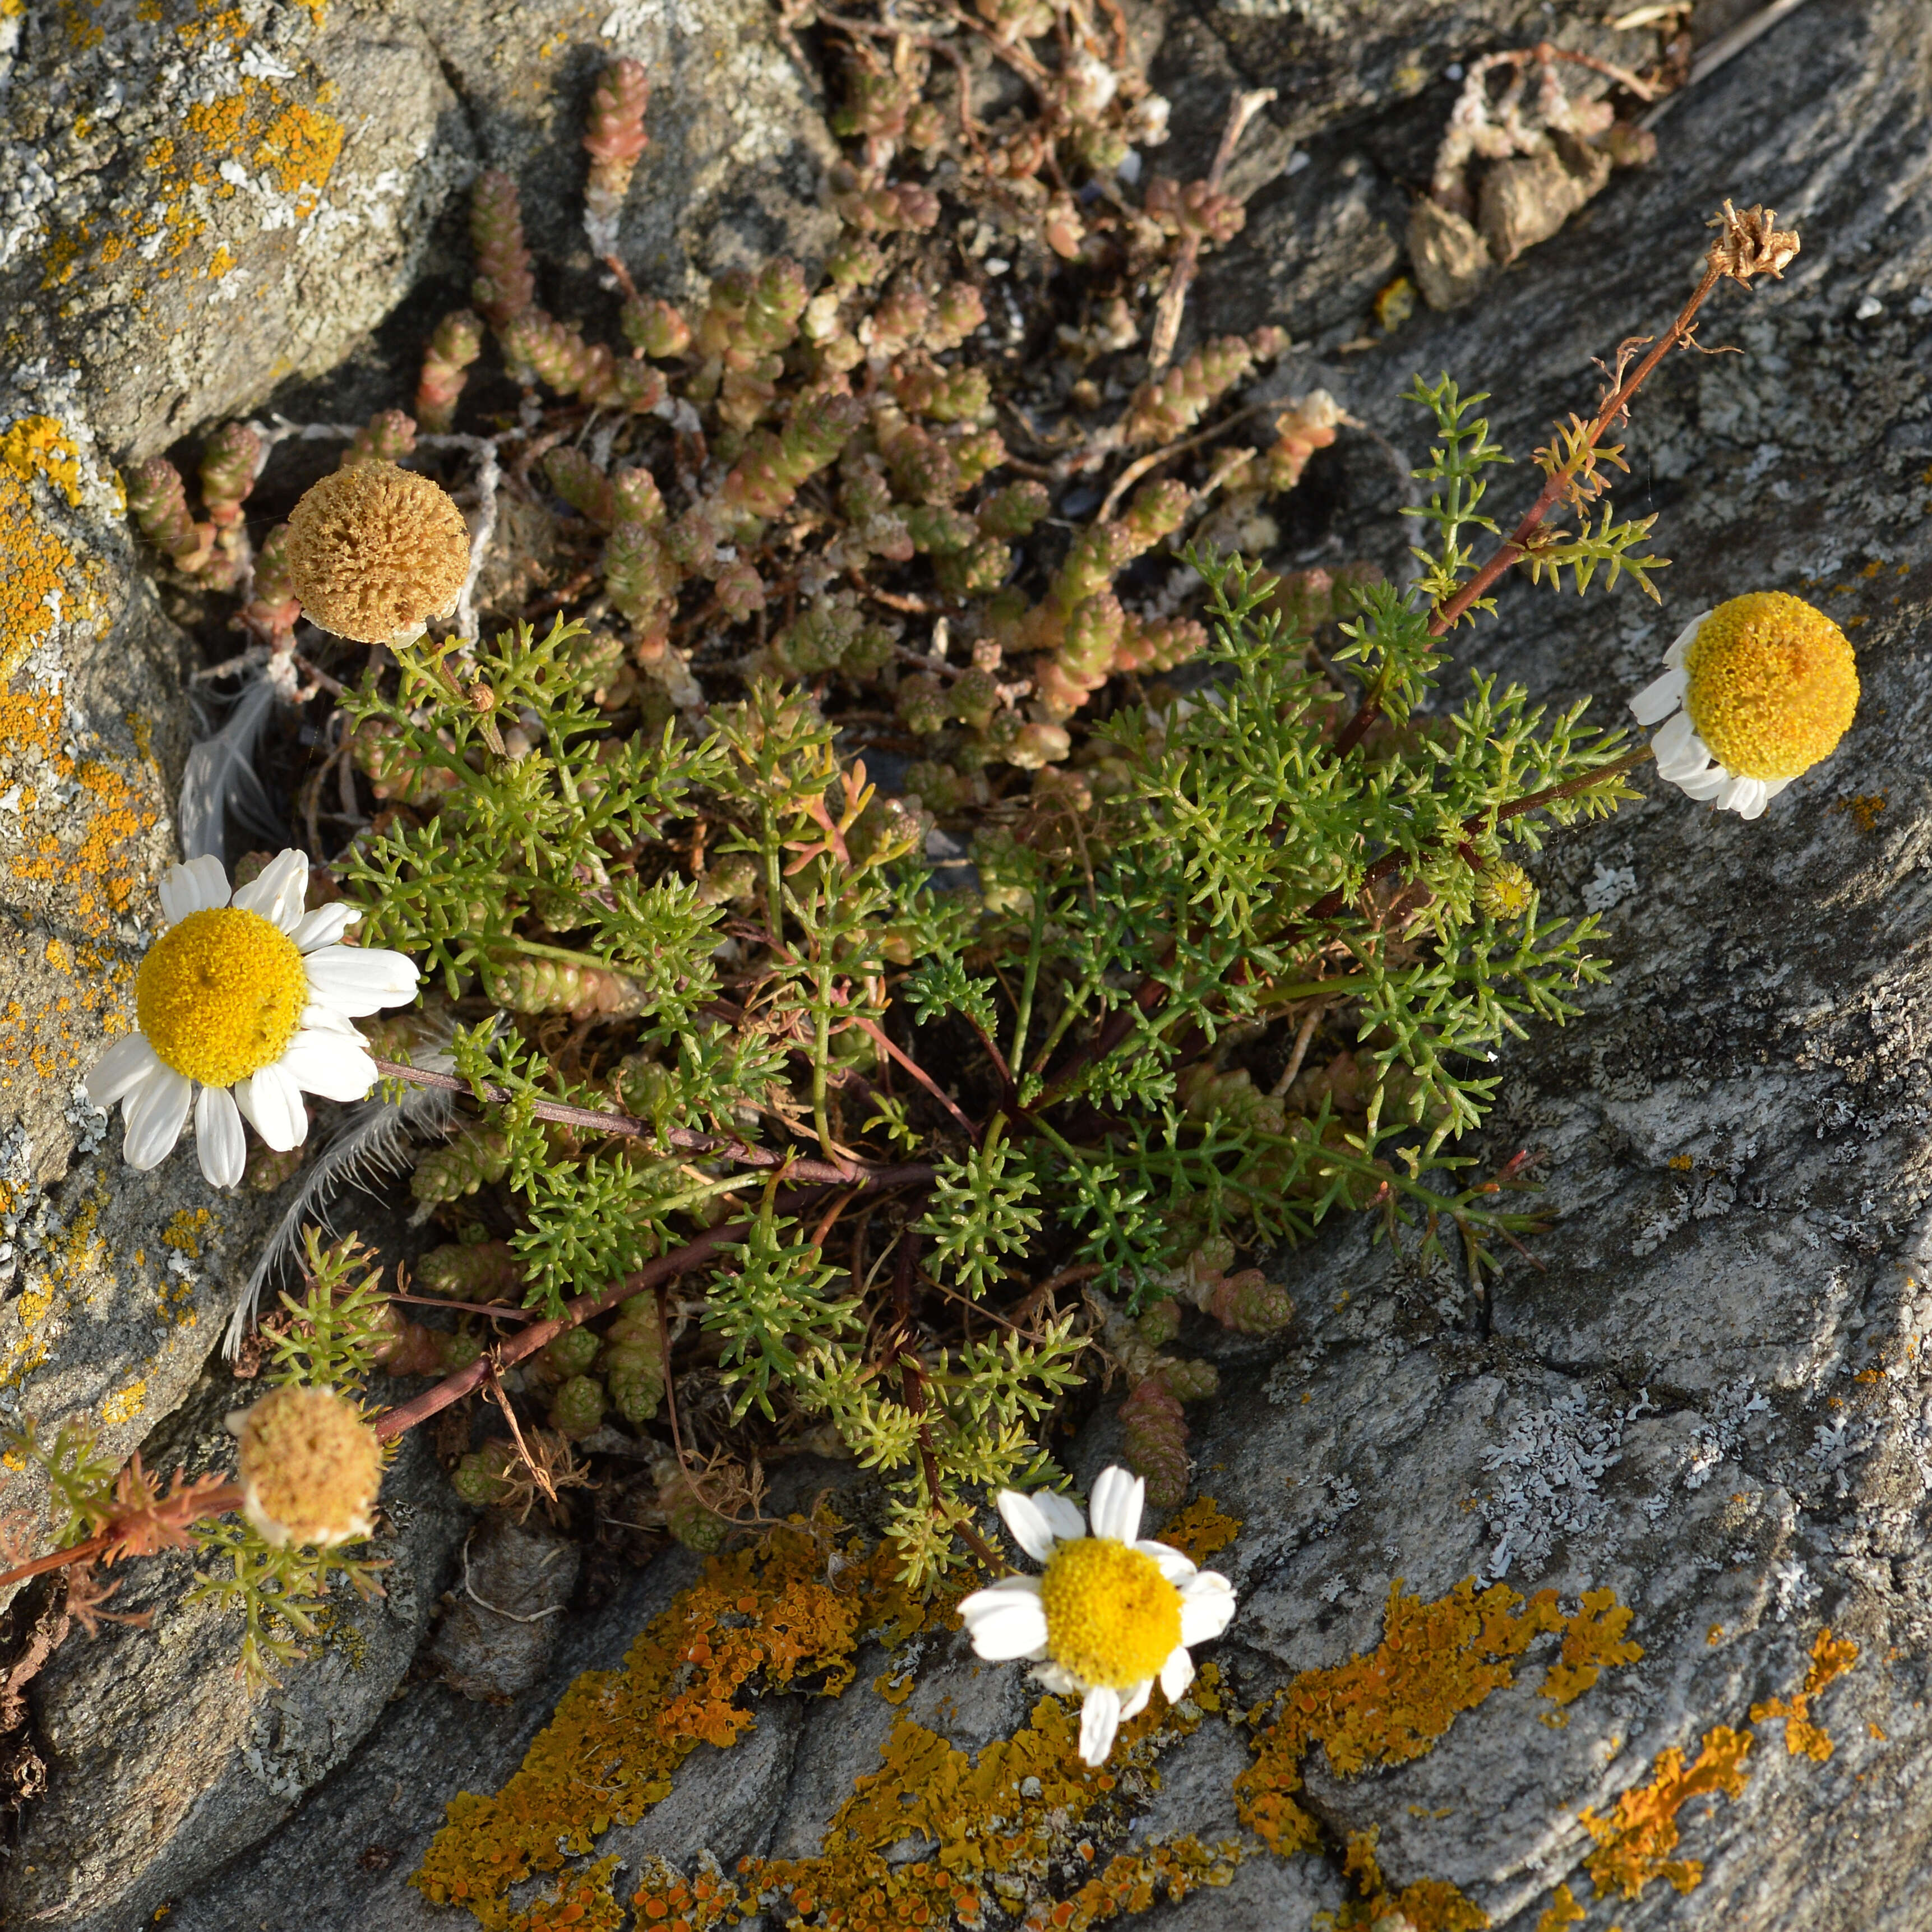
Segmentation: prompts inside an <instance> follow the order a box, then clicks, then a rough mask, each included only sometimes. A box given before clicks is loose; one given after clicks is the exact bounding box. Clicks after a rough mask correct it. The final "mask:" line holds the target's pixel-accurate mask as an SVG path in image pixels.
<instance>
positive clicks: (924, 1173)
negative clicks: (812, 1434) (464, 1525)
mask: <svg viewBox="0 0 1932 1932" xmlns="http://www.w3.org/2000/svg"><path fill="white" fill-rule="evenodd" d="M931 1181H932V1169H931V1168H929V1167H925V1166H906V1167H889V1168H880V1169H874V1171H873V1172H871V1173H869V1174H867V1175H862V1176H861V1177H860V1178H859V1179H858V1180H857V1181H852V1180H850V1178H844V1179H843V1180H842V1181H841V1184H842V1185H844V1186H847V1187H851V1186H856V1187H860V1188H864V1189H871V1188H885V1187H907V1186H910V1185H914V1184H919V1183H921V1182H926V1183H930V1182H931ZM827 1191H828V1190H826V1189H823V1188H812V1189H809V1190H807V1191H806V1192H805V1193H804V1194H802V1195H799V1196H794V1197H793V1199H791V1200H790V1201H788V1202H786V1203H785V1204H784V1205H785V1206H786V1207H787V1208H798V1209H801V1210H802V1209H805V1208H809V1207H810V1206H811V1205H813V1204H814V1202H816V1201H817V1199H819V1198H820V1196H822V1195H823V1193H826V1192H827ZM749 1232H751V1223H750V1222H749V1221H732V1222H727V1223H726V1224H725V1225H724V1226H722V1227H718V1228H713V1229H711V1230H710V1231H709V1232H708V1233H706V1234H703V1235H699V1236H698V1238H697V1240H696V1241H689V1242H687V1243H686V1244H685V1245H684V1246H683V1247H681V1248H675V1249H673V1250H672V1251H671V1252H670V1253H669V1254H667V1255H660V1256H658V1259H656V1260H655V1261H654V1262H646V1263H645V1264H644V1265H643V1267H642V1268H639V1269H638V1270H637V1272H636V1273H635V1274H628V1275H625V1277H623V1279H622V1280H620V1281H615V1282H613V1283H610V1286H608V1287H607V1288H603V1289H596V1290H595V1291H593V1292H592V1293H590V1294H589V1295H578V1296H577V1297H576V1298H575V1299H574V1301H567V1302H565V1304H564V1305H563V1313H562V1314H561V1315H558V1316H547V1317H546V1318H545V1319H544V1320H542V1321H541V1322H532V1323H531V1324H530V1325H529V1327H528V1328H526V1329H524V1330H523V1332H522V1333H521V1334H518V1335H513V1336H512V1337H511V1338H510V1339H509V1340H508V1341H507V1342H505V1343H503V1344H502V1346H501V1347H500V1348H499V1349H496V1351H495V1352H494V1357H493V1358H494V1361H495V1362H496V1366H497V1367H499V1369H505V1368H508V1367H511V1365H512V1364H514V1363H517V1362H520V1361H522V1360H523V1358H524V1357H525V1356H526V1355H535V1353H536V1352H537V1351H538V1349H541V1348H543V1347H544V1346H547V1344H548V1343H551V1342H553V1341H554V1340H556V1337H558V1336H559V1335H561V1334H562V1333H563V1332H564V1331H565V1329H567V1328H577V1327H579V1326H580V1325H582V1324H583V1323H584V1322H588V1321H589V1320H590V1319H592V1317H593V1316H598V1315H601V1313H603V1312H604V1310H605V1309H607V1308H611V1307H615V1306H616V1304H618V1303H619V1302H620V1301H625V1300H627V1299H628V1298H629V1297H630V1296H631V1295H642V1294H643V1293H645V1292H646V1291H647V1290H649V1289H655V1288H656V1287H657V1286H658V1284H659V1283H663V1282H668V1281H672V1280H675V1279H676V1277H678V1276H679V1275H681V1274H688V1272H689V1271H691V1269H693V1268H701V1267H702V1266H703V1265H704V1263H705V1262H708V1261H709V1260H710V1259H711V1258H712V1256H713V1255H715V1253H717V1252H718V1250H719V1249H720V1248H721V1247H727V1246H729V1245H730V1243H732V1242H733V1241H742V1240H743V1239H744V1238H745V1236H746V1235H748V1234H749ZM490 1359H491V1358H489V1357H485V1358H482V1359H481V1360H479V1361H475V1362H472V1363H471V1364H470V1365H469V1367H468V1368H466V1369H459V1370H458V1371H457V1372H456V1373H455V1375H453V1376H445V1377H444V1378H443V1380H442V1381H441V1382H438V1383H437V1385H436V1386H435V1387H434V1388H428V1389H425V1390H424V1391H423V1392H422V1394H420V1395H419V1396H415V1397H412V1398H411V1399H410V1400H409V1401H407V1402H406V1403H400V1404H398V1406H397V1407H395V1408H394V1409H386V1410H385V1411H384V1412H383V1414H382V1415H380V1416H378V1417H377V1418H376V1424H375V1428H376V1433H377V1435H378V1436H380V1437H382V1439H383V1440H384V1441H385V1442H393V1441H394V1440H395V1439H396V1438H397V1437H398V1436H402V1435H406V1434H407V1433H408V1432H409V1431H410V1430H412V1429H413V1428H415V1427H416V1425H417V1424H419V1423H421V1422H427V1421H428V1420H429V1418H431V1416H432V1415H437V1414H438V1413H440V1412H441V1411H442V1410H443V1409H447V1408H449V1406H450V1404H451V1403H455V1402H460V1401H461V1400H463V1397H465V1396H466V1395H467V1394H469V1392H470V1391H471V1390H472V1389H474V1388H478V1387H479V1386H480V1385H481V1383H482V1382H483V1381H484V1379H485V1377H486V1376H487V1375H488V1373H489V1372H490Z"/></svg>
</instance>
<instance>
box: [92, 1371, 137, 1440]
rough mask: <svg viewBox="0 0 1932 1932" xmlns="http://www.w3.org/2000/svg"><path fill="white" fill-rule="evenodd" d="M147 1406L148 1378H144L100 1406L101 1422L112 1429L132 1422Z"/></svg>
mask: <svg viewBox="0 0 1932 1932" xmlns="http://www.w3.org/2000/svg"><path fill="white" fill-rule="evenodd" d="M147 1406H148V1384H147V1379H146V1378H145V1376H142V1377H139V1378H137V1379H136V1380H135V1381H133V1382H130V1383H129V1384H128V1385H127V1387H126V1388H124V1389H121V1390H119V1391H117V1392H116V1393H115V1394H113V1395H110V1397H108V1398H107V1400H106V1401H105V1402H104V1403H102V1404H101V1421H103V1422H104V1424H106V1425H107V1427H109V1428H110V1429H112V1428H113V1427H115V1424H118V1423H122V1422H129V1421H132V1420H133V1418H135V1417H136V1416H137V1415H139V1414H140V1412H142V1409H145V1408H146V1407H147Z"/></svg>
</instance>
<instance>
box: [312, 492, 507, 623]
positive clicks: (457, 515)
mask: <svg viewBox="0 0 1932 1932" xmlns="http://www.w3.org/2000/svg"><path fill="white" fill-rule="evenodd" d="M288 568H289V577H290V581H291V583H293V586H294V589H295V592H296V597H297V598H299V600H300V601H301V604H302V610H303V613H304V614H305V616H308V618H310V619H311V620H312V621H313V622H315V623H317V624H320V625H321V626H322V628H323V629H324V630H325V631H334V632H335V634H336V635H337V636H338V637H350V638H353V639H354V640H356V642H357V643H364V644H386V643H408V642H409V641H410V640H411V639H412V638H413V637H418V636H419V635H420V634H422V627H423V623H424V620H425V619H427V618H430V617H445V616H448V615H449V613H450V612H451V611H452V610H455V607H456V601H457V599H458V597H459V596H460V595H461V594H462V591H463V583H464V581H465V580H466V578H467V577H468V576H469V526H468V524H466V523H465V522H464V521H463V512H462V511H460V510H459V509H458V508H457V507H456V505H455V503H454V502H452V500H451V499H450V498H449V496H448V495H447V494H446V493H445V492H444V491H443V490H442V489H440V487H438V486H437V484H434V483H433V482H431V481H430V479H429V478H428V477H427V476H419V475H416V474H415V472H413V471H411V470H407V469H398V467H397V466H396V465H395V464H394V463H357V464H355V465H354V466H352V467H350V468H349V469H338V470H336V471H335V472H334V473H333V474H332V475H327V476H325V477H323V478H322V480H321V481H320V482H319V483H317V484H315V485H314V487H312V488H311V489H310V490H308V492H307V493H305V495H304V496H303V497H302V501H301V502H299V503H298V504H296V507H295V508H294V510H293V511H292V512H291V514H290V517H289V535H288Z"/></svg>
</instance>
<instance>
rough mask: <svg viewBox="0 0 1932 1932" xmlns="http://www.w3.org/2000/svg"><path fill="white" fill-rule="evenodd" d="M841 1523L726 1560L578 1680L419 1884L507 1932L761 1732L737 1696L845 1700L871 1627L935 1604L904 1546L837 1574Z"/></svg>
mask: <svg viewBox="0 0 1932 1932" xmlns="http://www.w3.org/2000/svg"><path fill="white" fill-rule="evenodd" d="M837 1530H838V1524H837V1523H835V1521H834V1520H832V1519H830V1518H829V1517H820V1518H819V1519H818V1520H817V1521H815V1522H814V1523H811V1524H806V1523H803V1522H802V1520H797V1519H794V1520H793V1524H792V1525H791V1526H788V1527H787V1528H786V1529H781V1530H779V1531H777V1532H774V1533H773V1535H772V1536H771V1538H769V1539H768V1540H767V1541H766V1542H765V1543H764V1544H762V1545H760V1546H759V1547H756V1548H754V1549H751V1550H741V1551H736V1552H734V1553H732V1554H730V1555H729V1556H716V1557H713V1558H712V1559H711V1561H710V1562H709V1563H708V1564H707V1565H706V1568H705V1574H704V1578H703V1581H702V1582H701V1583H698V1584H697V1585H695V1586H694V1587H693V1588H691V1589H689V1590H687V1591H685V1592H684V1593H683V1594H682V1595H681V1596H679V1598H678V1599H677V1600H676V1602H675V1603H673V1604H672V1605H671V1606H670V1608H669V1609H668V1610H666V1611H665V1612H664V1613H663V1614H662V1615H661V1616H659V1617H658V1618H656V1619H654V1620H653V1621H652V1623H651V1624H650V1625H649V1626H648V1627H647V1628H646V1629H645V1630H644V1631H643V1633H642V1634H641V1635H640V1636H639V1637H638V1638H637V1640H636V1641H635V1642H634V1643H633V1644H632V1645H631V1649H630V1650H629V1652H628V1654H627V1655H626V1656H625V1660H624V1662H623V1664H622V1667H620V1668H619V1669H618V1670H592V1671H586V1673H584V1675H583V1676H581V1677H580V1678H579V1679H577V1682H575V1683H574V1684H573V1685H571V1688H570V1689H569V1690H568V1691H567V1692H565V1694H564V1697H563V1700H562V1703H560V1704H559V1706H557V1709H556V1715H554V1716H553V1718H551V1720H550V1723H549V1724H548V1725H547V1726H546V1727H545V1728H544V1730H543V1731H542V1732H541V1733H539V1734H538V1737H537V1739H536V1740H535V1742H534V1743H532V1745H531V1746H530V1748H529V1751H528V1753H527V1754H526V1756H525V1757H524V1759H523V1763H522V1765H521V1766H520V1768H519V1769H517V1772H516V1773H515V1774H514V1776H513V1777H512V1778H511V1780H510V1781H509V1782H508V1784H506V1785H505V1787H503V1789H502V1790H501V1791H500V1792H499V1793H497V1794H496V1796H494V1797H493V1798H485V1797H481V1796H477V1795H476V1794H475V1793H469V1792H465V1793H462V1794H460V1796H458V1797H457V1798H455V1799H453V1800H452V1802H451V1803H450V1804H449V1806H448V1807H447V1808H446V1816H447V1818H448V1820H449V1822H448V1823H446V1825H445V1826H444V1827H443V1829H442V1831H441V1832H439V1833H438V1834H437V1838H436V1840H435V1842H434V1843H433V1844H432V1845H431V1846H430V1849H429V1852H428V1856H427V1857H426V1858H425V1859H424V1861H423V1864H422V1869H421V1870H419V1871H418V1872H417V1873H416V1874H415V1876H414V1877H413V1879H411V1881H410V1882H411V1883H412V1884H413V1885H415V1886H416V1888H417V1889H418V1890H419V1891H421V1892H422V1894H424V1896H425V1897H427V1898H428V1899H431V1900H433V1901H434V1902H435V1903H437V1904H461V1905H466V1906H468V1907H469V1909H470V1911H471V1912H473V1913H474V1914H475V1916H476V1917H477V1918H478V1919H479V1920H480V1921H481V1922H482V1923H483V1924H484V1925H485V1926H487V1927H491V1928H493V1932H497V1928H502V1932H508V1928H509V1927H511V1926H512V1925H513V1924H514V1920H513V1918H511V1915H510V1910H509V1907H508V1904H507V1903H506V1902H505V1899H504V1894H505V1893H506V1892H507V1891H508V1889H509V1888H510V1887H511V1885H514V1884H515V1883H516V1882H517V1881H519V1880H520V1879H525V1878H527V1877H529V1876H531V1875H532V1873H537V1872H542V1871H556V1870H561V1869H562V1867H563V1864H564V1860H565V1855H566V1854H569V1853H574V1854H577V1855H582V1854H583V1853H585V1852H588V1851H589V1849H591V1846H592V1844H593V1843H595V1840H596V1839H597V1838H598V1836H599V1835H601V1834H602V1833H603V1832H605V1831H607V1830H608V1829H610V1826H613V1825H615V1824H631V1823H635V1822H636V1820H637V1819H639V1818H640V1817H643V1814H645V1812H646V1811H649V1809H650V1808H651V1807H652V1805H655V1804H657V1803H658V1802H659V1801H660V1800H661V1799H664V1797H666V1796H668V1795H669V1793H670V1789H671V1778H672V1775H673V1773H674V1772H676V1769H677V1768H678V1766H679V1765H681V1764H682V1763H683V1762H684V1760H685V1758H686V1757H688V1756H689V1755H690V1754H691V1752H692V1751H694V1750H695V1749H696V1748H697V1746H698V1745H700V1744H704V1743H708V1744H712V1745H719V1746H724V1745H731V1744H733V1743H735V1742H736V1741H737V1739H739V1737H741V1736H743V1735H744V1733H745V1732H747V1731H748V1730H751V1729H752V1728H753V1727H754V1725H755V1724H756V1723H757V1719H756V1718H755V1717H754V1715H752V1713H751V1712H750V1711H748V1710H747V1709H745V1708H744V1707H743V1706H742V1705H741V1704H739V1703H738V1702H737V1699H738V1697H739V1693H740V1692H742V1691H745V1689H746V1688H747V1687H748V1686H750V1685H752V1684H753V1682H754V1680H755V1681H757V1682H760V1683H762V1684H763V1685H766V1686H767V1687H772V1688H775V1687H778V1686H781V1685H794V1684H797V1683H799V1681H800V1680H801V1679H806V1678H819V1679H821V1681H820V1682H818V1683H817V1685H815V1686H814V1691H815V1693H816V1694H817V1695H819V1696H821V1697H837V1696H838V1695H839V1694H841V1692H842V1691H844V1689H845V1688H846V1686H847V1685H849V1684H850V1682H852V1679H853V1670H854V1666H853V1652H855V1651H856V1649H857V1648H858V1646H859V1643H860V1641H861V1640H862V1637H864V1636H865V1634H868V1633H869V1632H871V1631H877V1630H879V1629H880V1628H884V1629H885V1630H886V1632H887V1634H888V1635H889V1637H890V1638H891V1640H894V1641H901V1640H904V1638H905V1637H908V1636H910V1635H911V1634H913V1631H916V1629H918V1628H919V1627H920V1625H921V1624H922V1621H923V1616H924V1613H923V1611H922V1608H921V1607H920V1606H919V1605H918V1604H915V1603H914V1602H913V1601H911V1600H910V1598H908V1597H907V1595H905V1593H904V1591H903V1590H902V1589H901V1588H900V1586H898V1584H897V1583H895V1581H894V1580H893V1579H894V1574H895V1570H896V1568H897V1566H898V1560H899V1559H898V1551H897V1550H896V1549H895V1547H893V1546H892V1545H891V1544H882V1545H881V1546H880V1548H879V1549H878V1550H875V1551H874V1552H872V1553H869V1554H867V1553H865V1552H863V1551H862V1550H859V1548H858V1547H856V1545H855V1546H853V1547H852V1548H851V1549H850V1550H848V1551H847V1553H846V1556H847V1561H846V1562H845V1564H844V1567H843V1568H841V1570H840V1571H838V1578H837V1580H836V1582H835V1583H833V1582H831V1581H828V1580H827V1576H826V1571H827V1568H828V1566H827V1562H826V1559H827V1557H828V1556H829V1554H830V1553H831V1550H832V1536H833V1535H834V1534H835V1532H836V1531H837ZM901 1835H903V1834H902V1833H901Z"/></svg>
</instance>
